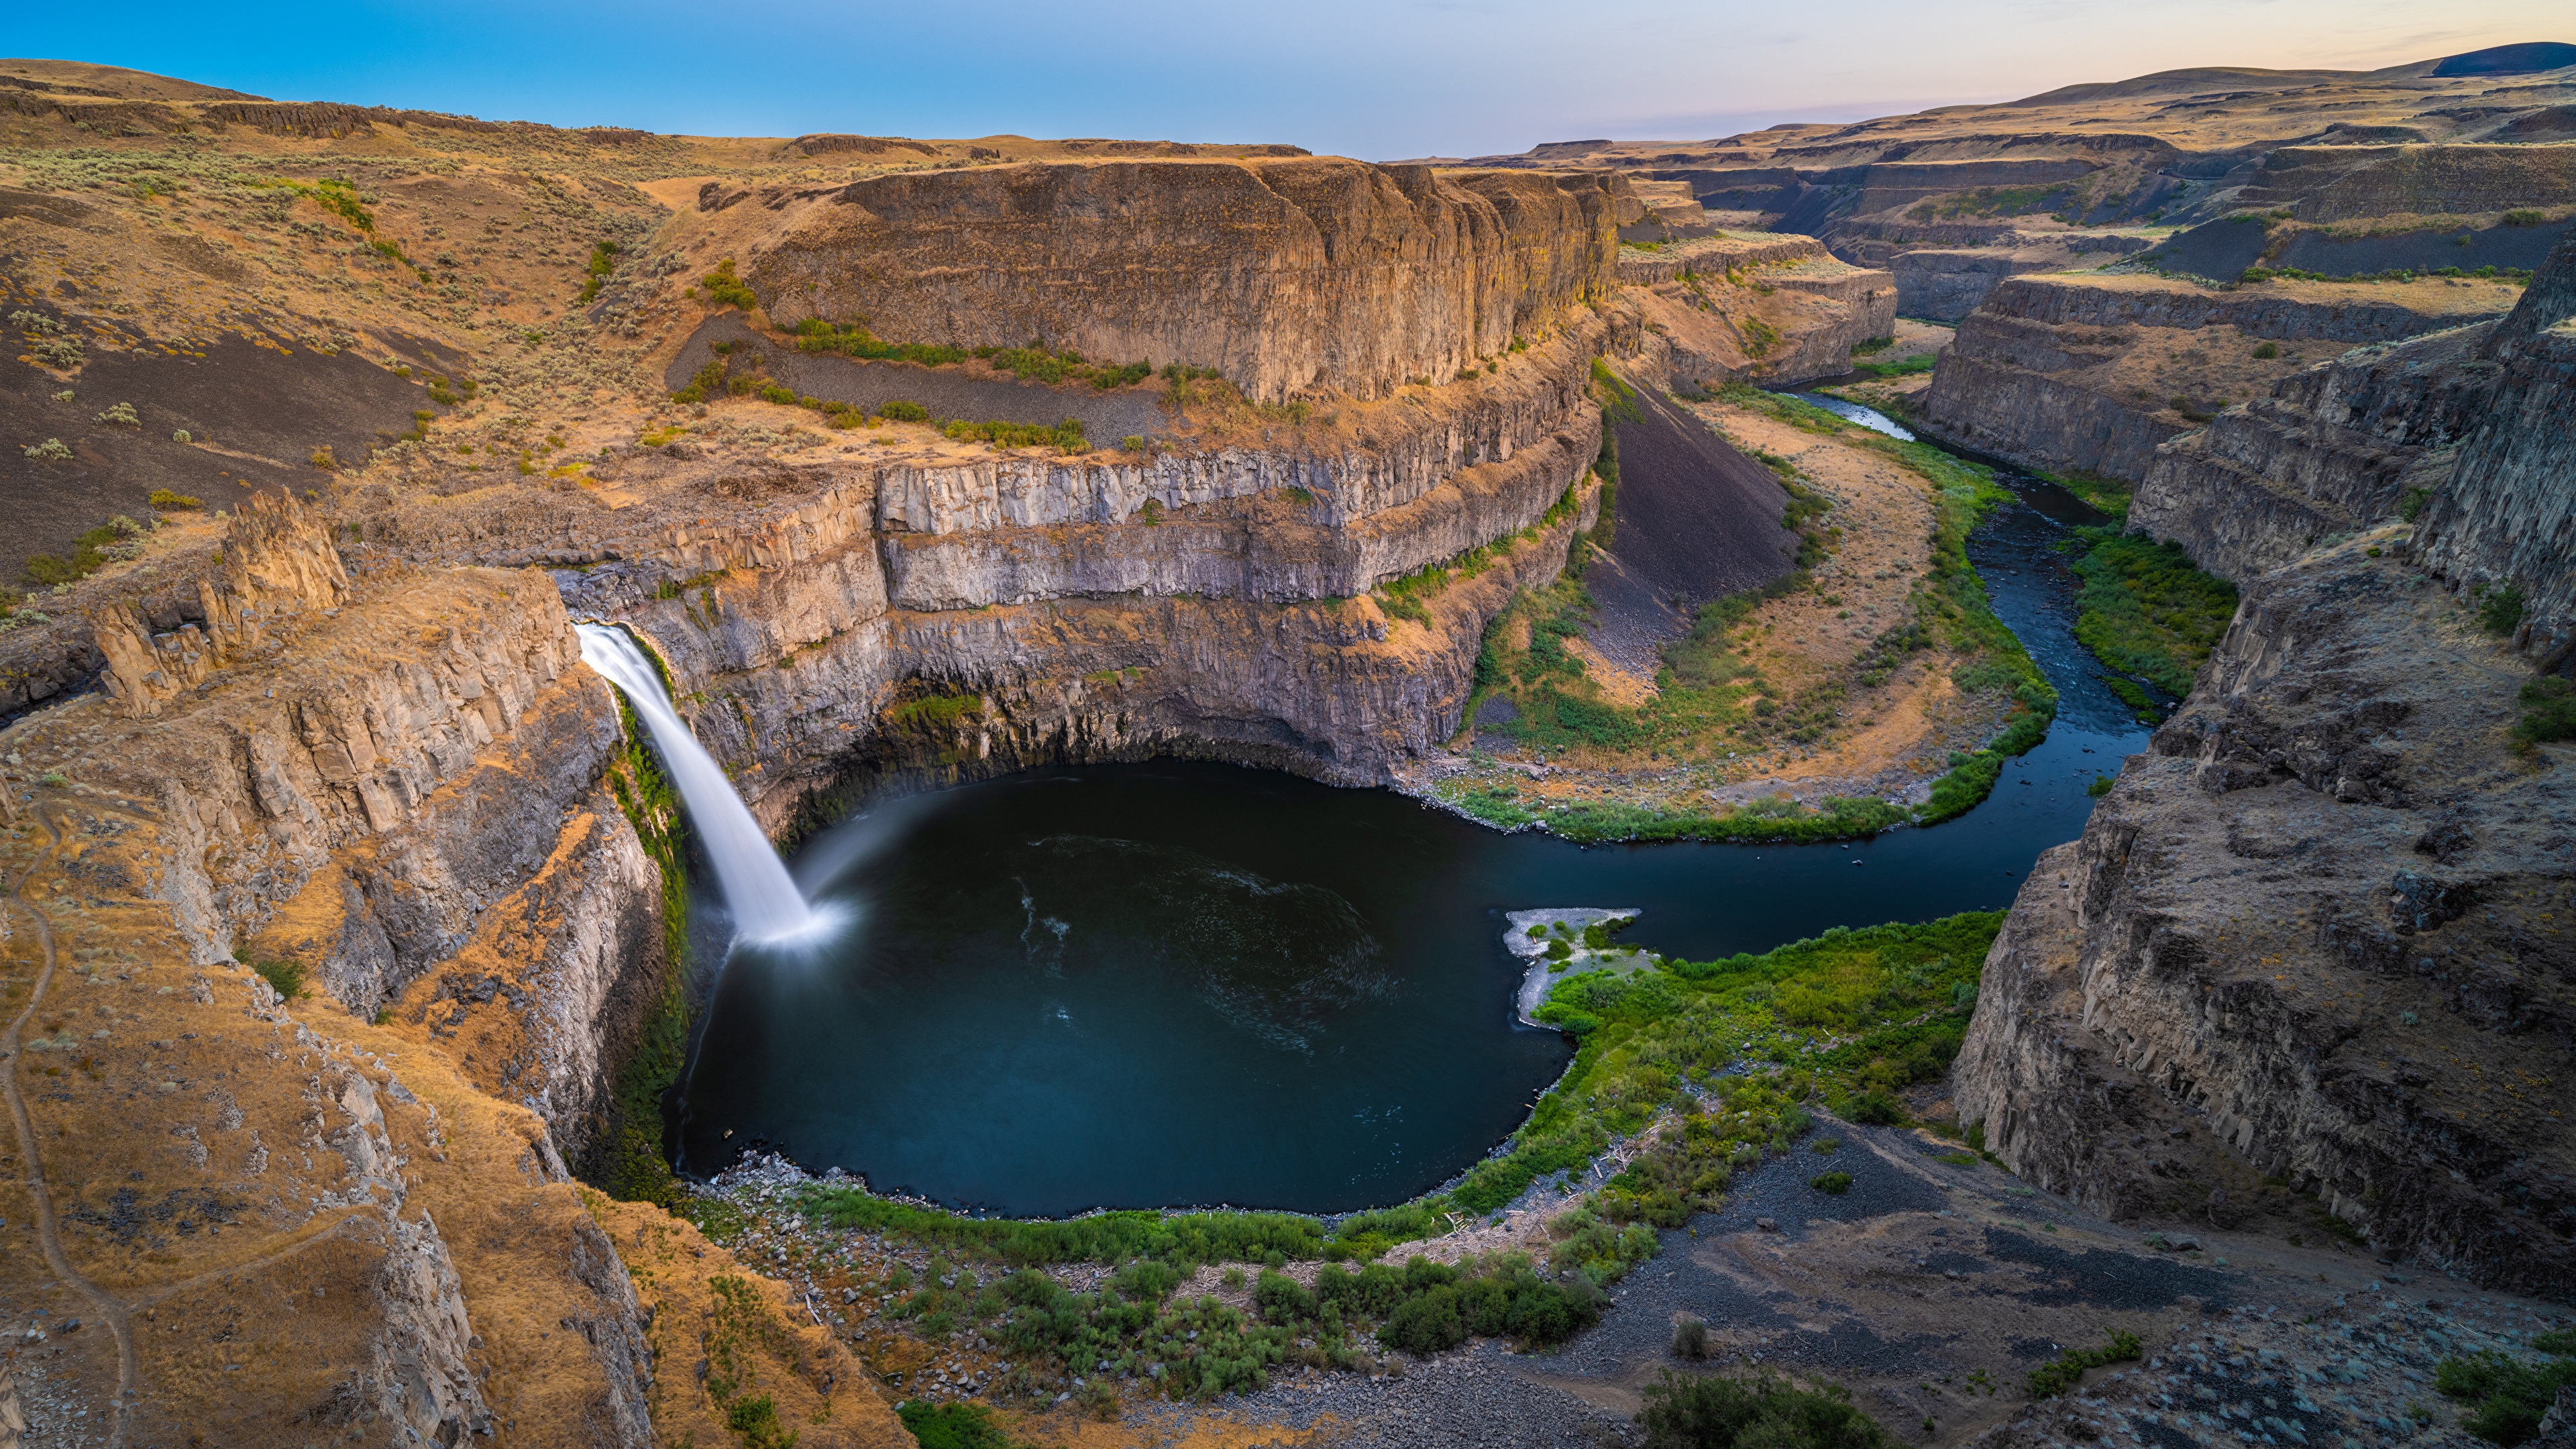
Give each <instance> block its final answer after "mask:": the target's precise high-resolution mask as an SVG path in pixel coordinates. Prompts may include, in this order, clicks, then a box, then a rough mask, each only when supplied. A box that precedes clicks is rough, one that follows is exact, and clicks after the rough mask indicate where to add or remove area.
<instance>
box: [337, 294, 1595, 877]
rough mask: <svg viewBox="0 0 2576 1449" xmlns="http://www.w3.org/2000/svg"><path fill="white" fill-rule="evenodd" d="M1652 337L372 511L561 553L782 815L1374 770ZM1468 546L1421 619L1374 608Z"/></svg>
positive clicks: (1457, 686)
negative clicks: (1236, 418) (1351, 382)
mask: <svg viewBox="0 0 2576 1449" xmlns="http://www.w3.org/2000/svg"><path fill="white" fill-rule="evenodd" d="M1645 335H1646V334H1644V333H1643V331H1642V329H1641V328H1640V327H1639V325H1638V319H1637V318H1636V316H1635V314H1634V313H1633V312H1628V313H1617V312H1613V313H1611V314H1606V315H1594V314H1590V313H1578V314H1576V315H1575V316H1573V317H1570V318H1569V319H1568V322H1567V327H1566V331H1565V332H1564V334H1563V335H1561V336H1559V337H1557V338H1555V339H1553V340H1550V341H1546V342H1542V343H1539V344H1537V345H1535V346H1532V347H1529V348H1527V349H1525V350H1524V351H1522V352H1520V353H1518V354H1514V355H1512V356H1511V357H1509V358H1508V359H1507V360H1504V361H1501V362H1500V363H1498V365H1497V367H1496V369H1495V371H1494V372H1493V373H1492V374H1491V375H1489V376H1481V377H1480V378H1479V379H1477V380H1476V381H1474V382H1471V383H1459V384H1454V385H1452V386H1449V387H1443V388H1438V389H1431V390H1426V391H1424V392H1421V393H1413V394H1408V395H1407V397H1406V398H1405V399H1404V400H1400V401H1396V402H1391V403H1386V404H1377V405H1351V406H1348V407H1346V408H1344V409H1343V410H1341V411H1340V412H1339V413H1337V414H1336V418H1337V421H1336V422H1334V423H1332V424H1330V425H1322V424H1310V425H1309V426H1307V427H1305V428H1303V429H1297V430H1292V431H1291V435H1290V436H1289V437H1286V438H1281V439H1280V440H1278V441H1277V442H1275V443H1271V444H1269V445H1267V446H1263V445H1261V444H1259V443H1258V442H1256V441H1253V440H1251V439H1247V440H1246V441H1245V442H1243V443H1241V444H1237V445H1226V444H1214V443H1211V444H1203V445H1201V446H1200V447H1198V448H1194V449H1190V450H1187V451H1184V450H1182V449H1180V448H1172V449H1157V450H1155V451H1152V452H1150V453H1147V454H1142V455H1139V454H1125V453H1110V454H1103V453H1092V454H1082V455H1076V456H1070V457H1059V456H1039V455H1033V454H1028V453H1022V452H1014V451H1007V450H1006V451H1003V452H1000V453H996V452H994V451H993V450H990V449H985V448H981V447H971V446H954V445H950V444H947V443H945V442H941V441H936V440H928V439H924V438H922V437H920V436H918V434H916V435H913V436H912V437H911V438H910V440H909V441H905V442H902V443H899V444H894V445H891V446H887V447H878V446H876V445H874V444H873V443H865V442H858V441H852V442H850V443H848V444H847V445H845V446H842V447H839V448H837V449H835V450H833V451H832V452H831V453H829V454H828V455H825V454H822V453H820V452H819V451H818V452H817V453H816V454H814V455H813V456H812V457H811V458H810V460H808V459H806V458H803V457H791V458H788V459H770V458H758V457H751V456H746V455H743V454H741V453H737V452H735V451H733V450H731V449H730V448H728V447H727V446H726V445H725V444H724V443H723V441H722V435H721V434H720V433H719V434H713V435H705V436H707V437H708V438H709V439H710V440H709V441H703V442H701V441H691V442H688V443H684V444H681V445H678V446H676V447H672V448H666V449H663V450H659V451H645V450H636V451H634V452H632V453H630V454H628V455H625V456H623V457H620V458H616V459H612V460H609V461H607V462H604V463H603V464H602V465H601V466H600V467H598V468H597V469H595V470H594V472H595V475H596V481H597V482H598V483H599V484H601V485H602V486H601V487H600V488H599V489H598V490H597V491H596V492H592V491H587V490H576V491H573V492H570V493H562V494H540V493H532V492H530V491H528V490H524V489H514V490H500V491H498V492H496V493H495V494H493V495H492V496H490V497H489V498H486V499H479V500H478V499H471V498H460V499H457V500H453V501H451V502H448V503H445V504H441V505H439V506H437V507H435V508H422V507H407V506H399V505H397V506H390V507H387V508H386V509H384V510H383V511H382V512H380V513H376V514H371V515H369V516H367V517H366V518H365V520H364V521H363V522H362V524H361V528H362V530H363V531H364V533H365V535H366V537H367V538H368V540H369V541H370V543H371V544H372V545H375V546H378V547H382V548H386V549H389V550H393V551H396V552H398V553H400V554H401V555H403V556H405V557H408V558H411V559H413V560H415V561H418V562H421V563H424V564H426V563H431V562H467V561H474V560H483V559H489V560H494V561H511V562H527V561H544V562H547V563H551V564H553V565H555V566H557V567H558V568H559V569H562V570H563V571H562V572H559V573H558V575H557V578H558V581H559V582H560V584H561V586H562V588H563V592H564V596H565V598H566V600H567V601H568V603H569V605H570V606H571V608H572V609H573V611H574V612H575V613H577V614H581V615H587V616H596V617H601V618H616V619H620V620H624V621H626V622H628V623H630V624H633V625H634V626H635V627H637V628H638V629H639V630H640V631H641V632H643V633H644V634H645V635H646V636H647V637H648V638H650V639H651V640H652V641H653V642H654V643H655V645H656V646H657V647H658V648H659V650H660V651H661V652H662V654H663V656H664V658H665V659H666V661H667V662H668V663H669V664H670V666H671V667H672V670H673V672H674V675H675V677H676V678H677V680H678V681H679V684H678V688H677V691H676V692H677V693H679V694H681V695H683V696H689V697H693V698H698V697H702V698H703V699H704V700H705V701H706V704H705V705H704V706H703V707H697V708H696V710H695V712H696V719H695V726H696V728H697V730H698V732H699V735H700V737H701V739H702V740H704V741H705V742H706V743H707V745H708V746H709V748H710V749H712V750H714V751H715V752H716V753H717V754H718V755H719V757H721V758H724V759H726V760H727V761H728V762H730V763H732V764H734V765H736V766H737V767H739V769H740V779H741V782H742V786H743V789H744V792H745V794H746V795H747V796H748V797H750V798H751V799H752V801H753V803H754V808H755V810H756V811H758V813H759V814H760V815H761V816H762V817H763V818H764V819H765V820H766V821H768V822H769V823H770V824H771V825H772V826H773V827H774V828H783V827H784V826H786V825H787V824H788V822H790V821H792V820H794V819H796V818H797V817H798V816H799V813H800V810H808V809H822V808H824V806H823V805H821V804H819V803H815V804H809V805H800V802H805V801H807V798H808V797H809V796H811V795H813V794H815V792H818V791H820V792H824V793H826V794H828V793H830V791H831V789H832V787H833V784H834V782H835V781H836V780H837V779H838V778H840V777H841V776H842V775H844V774H850V773H853V772H855V773H858V774H867V773H868V772H871V771H874V770H877V769H878V768H880V767H881V766H888V765H894V766H900V767H903V768H910V767H911V766H913V765H918V764H923V763H925V762H928V763H931V764H936V765H938V767H939V768H941V769H956V770H960V771H976V770H999V769H1003V768H1009V767H1014V766H1016V765H1019V764H1026V763H1034V762H1038V761H1042V760H1047V759H1063V758H1073V759H1097V758H1124V757H1129V756H1133V755H1139V754H1146V753H1154V752H1173V753H1195V754H1214V755H1218V756H1221V757H1224V758H1232V759H1242V760H1247V761H1253V762H1258V763H1263V764H1272V765H1278V766H1281V767H1284V768H1289V769H1294V770H1297V771H1300V772H1302V773H1306V774H1310V775H1315V776H1318V777H1321V778H1325V779H1331V780H1335V781H1340V782H1344V783H1377V782H1381V781H1383V780H1385V779H1387V778H1389V776H1390V774H1391V771H1392V767H1393V765H1394V764H1395V763H1396V762H1397V761H1398V760H1400V759H1402V758H1404V757H1405V756H1407V755H1408V754H1410V753H1412V752H1416V751H1419V750H1420V749H1422V748H1424V747H1426V746H1428V745H1430V744H1431V743H1433V742H1436V741H1438V740H1440V739H1443V738H1445V737H1446V736H1447V735H1448V734H1450V733H1452V732H1454V731H1455V729H1456V728H1457V725H1458V718H1457V713H1458V710H1459V709H1460V708H1461V706H1462V705H1463V702H1464V699H1465V696H1466V692H1467V686H1466V681H1467V674H1468V670H1469V667H1470V665H1471V664H1472V662H1473V658H1474V653H1475V649H1476V645H1477V641H1478V639H1479V637H1480V636H1481V632H1482V630H1483V627H1484V624H1485V622H1486V621H1487V620H1489V619H1490V618H1491V617H1492V616H1493V615H1494V614H1495V613H1496V612H1498V611H1499V610H1500V609H1501V608H1502V607H1503V605H1504V604H1505V603H1506V602H1508V600H1509V598H1510V595H1511V592H1512V590H1513V589H1515V588H1517V587H1520V586H1522V585H1525V584H1537V583H1543V582H1544V581H1545V580H1546V579H1548V578H1549V577H1551V576H1552V575H1553V574H1554V573H1555V571H1556V570H1557V569H1558V568H1559V567H1561V566H1562V563H1563V561H1564V558H1565V552H1566V549H1567V547H1568V546H1569V543H1570V540H1571V538H1572V536H1573V535H1574V533H1575V532H1576V531H1578V530H1580V529H1582V528H1585V527H1588V526H1590V523H1591V521H1592V519H1593V516H1594V513H1595V511H1596V509H1597V495H1596V490H1595V486H1594V485H1592V484H1591V483H1590V482H1589V481H1588V474H1589V470H1590V468H1591V465H1592V462H1593V459H1594V458H1595V457H1596V456H1597V454H1598V453H1599V451H1600V446H1601V439H1600V426H1601V423H1600V413H1599V410H1598V408H1597V407H1596V406H1595V405H1594V404H1593V403H1592V401H1591V400H1590V398H1589V396H1588V394H1587V388H1588V387H1589V379H1590V376H1591V373H1590V368H1591V363H1592V359H1593V358H1594V357H1595V356H1596V355H1598V353H1599V352H1600V351H1602V350H1604V349H1612V350H1615V349H1616V348H1618V347H1619V346H1620V345H1621V344H1623V343H1625V344H1626V345H1628V346H1630V347H1634V346H1637V345H1638V344H1639V343H1640V342H1642V340H1643V339H1644V337H1645ZM1480 550H1481V551H1482V552H1481V553H1479V551H1480ZM1469 555H1475V556H1476V558H1475V562H1474V574H1473V577H1472V578H1460V579H1457V580H1456V581H1454V582H1453V583H1451V584H1450V585H1449V586H1448V587H1446V588H1444V589H1442V590H1440V591H1439V592H1438V593H1437V594H1436V595H1435V596H1434V597H1433V598H1432V599H1431V600H1430V601H1429V614H1430V618H1429V620H1428V621H1427V622H1426V621H1421V620H1401V619H1398V620H1390V619H1389V618H1387V617H1386V616H1385V615H1384V614H1383V613H1382V612H1381V610H1380V607H1379V605H1378V604H1377V603H1376V602H1375V601H1373V600H1370V599H1368V598H1366V597H1364V596H1365V595H1366V594H1367V593H1368V591H1369V590H1370V589H1371V588H1372V587H1374V586H1376V585H1379V584H1382V583H1385V582H1387V581H1388V580H1391V579H1394V578H1398V577H1401V576H1404V575H1407V574H1411V573H1414V572H1416V571H1418V570H1420V569H1422V568H1424V567H1426V566H1429V565H1441V564H1448V563H1451V562H1453V561H1456V560H1460V559H1461V558H1462V557H1465V556H1469ZM569 566H577V567H578V570H579V571H578V572H576V571H574V569H573V567H569ZM924 694H942V695H949V696H958V695H964V696H968V697H970V698H971V700H972V701H973V703H972V706H971V708H968V709H967V710H966V711H965V713H964V715H962V716H960V715H958V714H957V712H956V709H955V707H954V706H953V705H952V706H948V707H943V709H944V710H945V712H944V713H942V714H940V715H939V717H940V718H943V719H960V718H962V719H964V720H965V721H966V723H964V724H959V725H957V726H956V727H955V728H953V729H949V730H948V731H947V733H944V734H942V735H940V737H939V738H936V739H931V738H927V737H924V736H923V735H922V733H921V731H920V729H919V728H918V727H917V726H918V724H919V722H920V720H921V719H922V718H924V717H925V716H924V715H923V714H922V712H921V711H917V710H908V709H907V706H908V705H909V704H911V703H912V702H913V701H915V700H916V699H918V698H920V697H921V696H923V695H924ZM943 762H944V763H943ZM835 798H837V797H835ZM834 808H837V807H834Z"/></svg>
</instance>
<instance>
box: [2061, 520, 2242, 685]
mask: <svg viewBox="0 0 2576 1449" xmlns="http://www.w3.org/2000/svg"><path fill="white" fill-rule="evenodd" d="M2075 532H2076V538H2077V546H2079V547H2080V548H2082V550H2083V552H2082V553H2080V554H2079V555H2077V557H2076V559H2075V561H2074V569H2075V575H2076V577H2077V578H2079V579H2082V580H2083V581H2084V589H2083V593H2082V594H2081V595H2080V596H2079V598H2078V599H2077V601H2076V603H2077V607H2078V608H2079V609H2080V610H2081V613H2080V615H2079V616H2078V617H2077V619H2076V621H2075V638H2076V640H2077V641H2078V642H2080V643H2081V644H2083V646H2084V647H2085V648H2087V649H2090V650H2092V651H2093V653H2094V655H2095V656H2096V657H2097V658H2099V659H2100V660H2101V661H2102V662H2103V663H2104V664H2107V665H2109V666H2110V667H2112V668H2113V669H2117V670H2121V671H2123V672H2125V673H2128V674H2134V675H2136V676H2137V677H2139V678H2140V679H2144V680H2146V681H2147V682H2148V683H2150V684H2153V685H2154V686H2155V687H2156V688H2158V689H2161V690H2163V691H2164V692H2165V693H2167V694H2170V695H2172V696H2174V697H2175V698H2177V699H2179V698H2181V697H2182V696H2184V695H2186V694H2189V693H2191V682H2192V677H2193V676H2194V675H2196V674H2198V673H2199V672H2200V666H2201V663H2202V662H2203V661H2204V660H2206V659H2208V658H2209V651H2210V650H2211V649H2213V648H2215V647H2217V644H2218V640H2219V637H2220V636H2221V635H2224V634H2225V633H2226V632H2227V624H2228V621H2229V620H2230V619H2233V618H2234V617H2236V586H2235V585H2234V584H2231V583H2229V582H2227V581H2226V580H2225V579H2222V578H2217V577H2214V576H2212V575H2209V574H2205V573H2202V572H2201V571H2200V570H2198V569H2196V568H2194V567H2192V563H2191V558H2190V556H2189V555H2187V554H2185V553H2184V552H2183V551H2182V547H2181V545H2179V544H2172V543H2157V542H2154V541H2152V540H2150V539H2147V538H2143V537H2140V536H2139V535H2137V534H2134V533H2122V532H2120V531H2119V530H2117V529H2116V528H2083V529H2077V530H2076V531H2075ZM2130 702H2131V703H2132V704H2136V703H2137V701H2136V700H2131V701H2130Z"/></svg>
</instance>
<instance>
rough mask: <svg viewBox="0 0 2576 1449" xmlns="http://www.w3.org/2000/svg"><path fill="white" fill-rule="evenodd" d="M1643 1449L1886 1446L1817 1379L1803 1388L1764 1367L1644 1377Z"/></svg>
mask: <svg viewBox="0 0 2576 1449" xmlns="http://www.w3.org/2000/svg"><path fill="white" fill-rule="evenodd" d="M1637 1421H1638V1422H1639V1423H1640V1424H1642V1425H1643V1426H1644V1427H1645V1431H1646V1449H1739V1446H1741V1449H1886V1446H1887V1445H1888V1444H1889V1442H1890V1441H1889V1439H1888V1437H1887V1432H1886V1431H1885V1430H1884V1429H1881V1428H1880V1427H1879V1426H1878V1421H1876V1420H1875V1419H1872V1418H1870V1417H1869V1415H1867V1414H1864V1413H1862V1412H1861V1411H1860V1409H1859V1408H1858V1407H1857V1406H1855V1405H1854V1404H1853V1403H1852V1401H1851V1391H1850V1390H1849V1389H1846V1388H1844V1387H1842V1386H1841V1385H1840V1384H1834V1383H1828V1382H1826V1381H1825V1380H1823V1379H1813V1380H1810V1381H1809V1386H1808V1387H1807V1388H1804V1389H1800V1388H1795V1387H1792V1386H1791V1385H1790V1384H1789V1382H1788V1381H1787V1380H1785V1379H1777V1378H1773V1377H1772V1376H1770V1375H1769V1374H1753V1375H1750V1376H1747V1377H1744V1378H1734V1377H1729V1376H1726V1375H1720V1374H1712V1375H1708V1376H1706V1377H1681V1376H1677V1375H1675V1374H1673V1373H1671V1372H1669V1371H1667V1372H1666V1373H1665V1374H1664V1375H1663V1377H1662V1379H1661V1380H1660V1381H1659V1382H1656V1383H1652V1384H1648V1385H1647V1386H1646V1391H1645V1408H1644V1410H1643V1411H1642V1412H1640V1413H1639V1414H1638V1415H1637Z"/></svg>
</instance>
